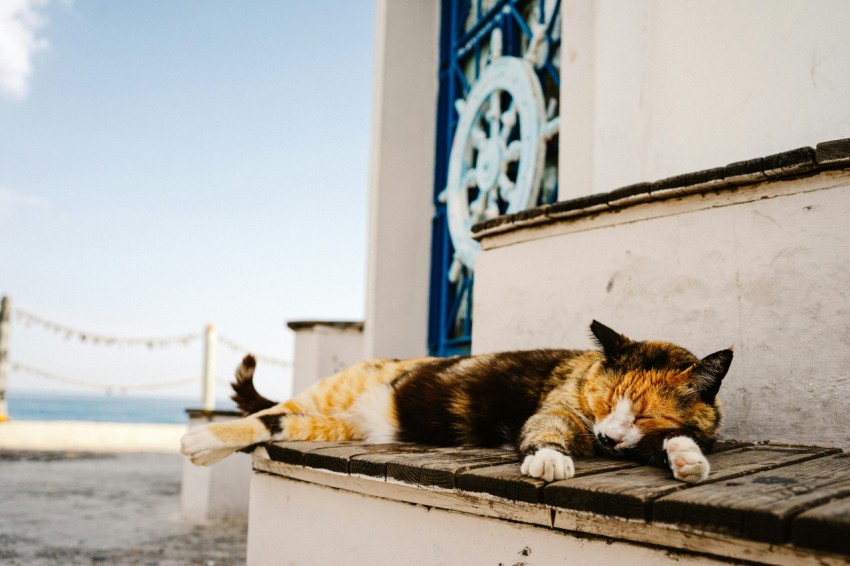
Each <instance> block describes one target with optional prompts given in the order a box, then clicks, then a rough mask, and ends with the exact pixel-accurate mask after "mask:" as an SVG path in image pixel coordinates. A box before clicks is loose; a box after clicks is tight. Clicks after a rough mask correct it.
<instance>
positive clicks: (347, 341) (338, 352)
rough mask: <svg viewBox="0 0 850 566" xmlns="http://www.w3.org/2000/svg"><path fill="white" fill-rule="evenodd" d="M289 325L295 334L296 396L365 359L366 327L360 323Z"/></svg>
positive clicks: (293, 393)
mask: <svg viewBox="0 0 850 566" xmlns="http://www.w3.org/2000/svg"><path fill="white" fill-rule="evenodd" d="M289 328H290V329H291V330H292V331H293V332H294V334H295V338H294V340H295V348H294V352H295V355H294V357H293V364H292V396H294V395H297V394H298V393H301V392H302V391H304V390H305V389H307V388H308V387H310V386H311V385H313V384H314V383H316V382H317V381H318V380H320V379H322V378H323V377H328V376H329V375H333V374H335V373H336V372H338V371H340V370H342V369H345V368H347V367H348V366H351V365H354V364H356V363H357V362H359V361H362V360H363V359H365V353H364V348H363V329H362V327H360V326H359V325H356V324H350V323H333V322H327V323H323V322H308V323H304V322H290V323H289Z"/></svg>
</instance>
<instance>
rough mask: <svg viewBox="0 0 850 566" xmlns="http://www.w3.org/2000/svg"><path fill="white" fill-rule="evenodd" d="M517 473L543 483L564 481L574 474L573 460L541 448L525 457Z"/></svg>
mask: <svg viewBox="0 0 850 566" xmlns="http://www.w3.org/2000/svg"><path fill="white" fill-rule="evenodd" d="M519 471H520V472H522V474H523V475H526V476H531V477H533V478H541V479H543V480H545V481H553V480H566V479H569V478H571V477H573V476H574V475H575V473H576V470H575V467H574V466H573V459H572V458H570V457H569V456H567V455H566V454H563V453H561V452H558V451H557V450H553V449H552V448H541V449H540V450H538V451H537V452H535V453H534V454H529V455H528V456H526V457H525V460H523V462H522V465H521V466H520V468H519Z"/></svg>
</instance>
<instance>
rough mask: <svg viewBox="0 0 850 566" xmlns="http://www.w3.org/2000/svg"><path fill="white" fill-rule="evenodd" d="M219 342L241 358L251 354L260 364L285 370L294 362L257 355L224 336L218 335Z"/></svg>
mask: <svg viewBox="0 0 850 566" xmlns="http://www.w3.org/2000/svg"><path fill="white" fill-rule="evenodd" d="M218 341H219V342H220V343H221V344H223V345H224V346H227V347H228V348H230V349H231V350H233V351H234V352H236V353H237V354H239V355H240V356H244V355H245V354H248V353H251V354H252V355H253V356H254V358H256V360H257V362H258V363H263V364H271V365H276V366H279V367H283V368H288V367H290V366H291V365H292V362H290V361H288V360H282V359H280V358H275V357H273V356H267V355H265V354H256V353H254V352H253V350H251V348H246V347H245V346H243V345H242V344H239V343H238V342H236V341H235V340H233V339H231V338H228V337H227V336H223V335H222V334H219V335H218Z"/></svg>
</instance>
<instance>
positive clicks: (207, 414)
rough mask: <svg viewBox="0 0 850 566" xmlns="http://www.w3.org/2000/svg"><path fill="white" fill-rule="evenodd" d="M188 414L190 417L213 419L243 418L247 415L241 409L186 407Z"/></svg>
mask: <svg viewBox="0 0 850 566" xmlns="http://www.w3.org/2000/svg"><path fill="white" fill-rule="evenodd" d="M186 414H187V415H189V418H190V419H207V420H209V421H211V420H213V419H214V418H215V417H236V418H241V417H244V416H245V415H244V414H243V413H240V412H239V411H215V410H213V411H208V410H206V409H186Z"/></svg>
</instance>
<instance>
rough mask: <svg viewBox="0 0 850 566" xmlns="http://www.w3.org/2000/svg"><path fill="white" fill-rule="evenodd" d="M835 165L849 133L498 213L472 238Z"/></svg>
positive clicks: (844, 161) (841, 161)
mask: <svg viewBox="0 0 850 566" xmlns="http://www.w3.org/2000/svg"><path fill="white" fill-rule="evenodd" d="M836 169H843V170H850V138H847V139H841V140H832V141H826V142H822V143H819V144H817V146H816V147H814V148H812V147H800V148H797V149H792V150H791V151H784V152H782V153H777V154H774V155H768V156H766V157H758V158H756V159H749V160H746V161H738V162H735V163H730V164H729V165H726V166H725V167H715V168H712V169H705V170H703V171H696V172H693V173H686V174H683V175H676V176H674V177H668V178H666V179H661V180H659V181H655V182H646V183H637V184H634V185H629V186H627V187H622V188H619V189H615V190H613V191H610V192H607V193H598V194H592V195H587V196H582V197H578V198H574V199H569V200H564V201H559V202H555V203H552V204H546V205H543V206H538V207H534V208H529V209H526V210H522V211H520V212H517V213H514V214H506V215H503V216H498V217H496V218H492V219H490V220H486V221H484V222H480V223H478V224H476V225H475V226H473V227H472V237H473V238H475V239H477V240H481V239H482V238H484V237H487V236H491V235H495V234H501V233H505V232H509V231H512V230H515V229H519V228H524V227H526V226H530V225H539V224H544V223H549V222H554V221H557V220H560V219H564V218H570V219H572V218H579V217H583V216H588V215H591V214H595V213H599V212H603V211H607V210H621V209H623V208H628V207H631V206H634V205H637V204H642V203H645V202H650V201H662V200H667V199H672V198H678V197H683V196H687V195H692V194H707V193H721V192H724V191H734V190H739V189H741V188H744V187H747V186H753V185H759V184H762V183H769V182H774V181H780V180H786V179H792V178H800V177H809V176H812V175H817V174H819V173H823V172H826V171H834V170H836Z"/></svg>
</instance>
